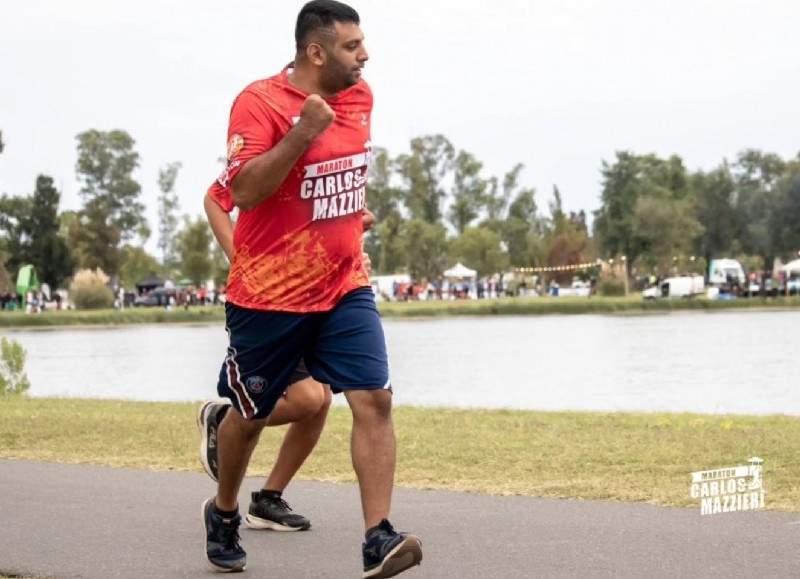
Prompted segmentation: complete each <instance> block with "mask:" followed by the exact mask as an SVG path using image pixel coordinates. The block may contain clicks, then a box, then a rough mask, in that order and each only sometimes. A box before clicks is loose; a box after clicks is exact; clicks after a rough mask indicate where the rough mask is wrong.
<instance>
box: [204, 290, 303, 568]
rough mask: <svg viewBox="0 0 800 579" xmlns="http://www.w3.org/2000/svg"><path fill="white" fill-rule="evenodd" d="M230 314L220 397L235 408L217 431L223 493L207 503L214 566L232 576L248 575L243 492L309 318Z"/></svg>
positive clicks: (234, 310)
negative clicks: (243, 537)
mask: <svg viewBox="0 0 800 579" xmlns="http://www.w3.org/2000/svg"><path fill="white" fill-rule="evenodd" d="M225 313H226V329H227V330H228V336H229V345H228V355H227V356H226V357H225V360H224V361H223V363H222V367H221V369H220V375H219V381H218V383H217V393H218V394H219V395H220V396H221V397H223V398H227V399H228V400H230V401H231V403H232V404H233V406H234V409H233V410H231V411H229V412H228V413H227V414H226V416H225V418H224V419H223V420H222V422H221V423H220V424H219V428H218V430H217V440H216V442H217V445H216V447H217V448H218V449H219V456H218V461H217V463H218V475H219V477H218V481H217V494H216V496H215V497H213V498H210V499H208V500H206V501H205V502H204V503H203V509H202V517H203V522H204V525H205V530H206V559H207V561H208V563H209V565H210V566H211V568H212V569H214V570H216V571H221V572H232V571H243V570H244V568H245V565H246V560H247V555H246V553H245V551H244V549H243V548H242V547H241V545H240V544H239V541H240V539H239V532H238V530H239V525H240V523H241V517H240V515H239V503H238V495H239V490H240V488H241V485H242V480H243V479H244V476H245V473H246V471H247V465H248V464H249V462H250V457H251V456H252V454H253V450H254V449H255V447H256V444H257V443H258V438H259V436H260V434H261V431H262V430H263V429H264V428H265V427H266V425H267V418H268V417H269V415H270V414H271V413H272V411H273V410H274V409H275V405H276V404H277V402H278V401H279V400H280V398H281V397H282V394H283V393H284V392H285V390H286V388H287V387H288V386H289V384H290V383H291V382H290V377H291V369H292V368H294V367H295V366H296V365H297V363H298V361H299V359H300V355H301V349H302V348H301V345H302V340H303V336H304V335H305V333H306V331H307V328H308V324H307V323H306V322H307V321H308V318H302V317H300V316H297V315H289V314H283V313H280V312H260V311H254V310H247V309H245V308H241V307H239V306H236V305H234V304H227V305H226V312H225ZM304 326H305V327H304ZM267 329H268V330H269V331H267ZM210 409H211V406H208V405H204V407H203V408H201V414H200V420H199V421H198V422H199V423H202V422H203V420H202V419H203V418H208V417H209V416H210V415H211V414H212V412H211V411H210Z"/></svg>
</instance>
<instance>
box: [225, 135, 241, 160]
mask: <svg viewBox="0 0 800 579" xmlns="http://www.w3.org/2000/svg"><path fill="white" fill-rule="evenodd" d="M242 148H244V137H242V135H239V134H236V135H231V138H230V139H228V161H230V160H231V159H233V158H234V157H235V156H236V155H238V154H239V151H241V150H242Z"/></svg>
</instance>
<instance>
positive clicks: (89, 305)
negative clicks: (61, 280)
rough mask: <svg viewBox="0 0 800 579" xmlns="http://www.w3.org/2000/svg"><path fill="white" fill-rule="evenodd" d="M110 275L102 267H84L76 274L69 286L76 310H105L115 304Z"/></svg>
mask: <svg viewBox="0 0 800 579" xmlns="http://www.w3.org/2000/svg"><path fill="white" fill-rule="evenodd" d="M107 284H108V276H107V275H106V274H105V273H103V270H102V269H96V270H94V271H93V270H90V269H83V270H81V271H79V272H77V273H76V274H75V277H73V278H72V283H71V284H70V286H69V299H70V301H71V302H72V303H73V305H74V306H75V309H76V310H103V309H107V308H110V307H112V306H113V305H114V292H112V291H111V288H109V287H108V285H107Z"/></svg>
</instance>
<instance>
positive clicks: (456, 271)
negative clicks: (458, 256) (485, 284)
mask: <svg viewBox="0 0 800 579" xmlns="http://www.w3.org/2000/svg"><path fill="white" fill-rule="evenodd" d="M476 275H478V272H477V271H475V270H474V269H470V268H468V267H467V266H466V265H464V264H463V263H461V262H460V261H459V262H458V263H457V264H455V265H454V266H453V267H451V268H450V269H448V270H445V272H444V276H445V277H475V276H476Z"/></svg>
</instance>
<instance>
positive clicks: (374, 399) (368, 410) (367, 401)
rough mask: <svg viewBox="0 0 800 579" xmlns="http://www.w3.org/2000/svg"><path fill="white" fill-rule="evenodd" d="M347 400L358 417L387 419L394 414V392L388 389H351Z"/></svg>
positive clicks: (347, 393) (354, 415)
mask: <svg viewBox="0 0 800 579" xmlns="http://www.w3.org/2000/svg"><path fill="white" fill-rule="evenodd" d="M345 396H347V402H348V404H349V405H350V408H351V409H352V411H353V417H354V418H356V419H359V418H364V419H379V420H380V419H387V418H389V417H391V415H392V392H391V390H386V389H383V388H381V389H377V390H349V391H347V392H346V393H345Z"/></svg>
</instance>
